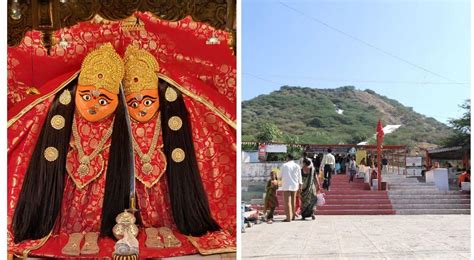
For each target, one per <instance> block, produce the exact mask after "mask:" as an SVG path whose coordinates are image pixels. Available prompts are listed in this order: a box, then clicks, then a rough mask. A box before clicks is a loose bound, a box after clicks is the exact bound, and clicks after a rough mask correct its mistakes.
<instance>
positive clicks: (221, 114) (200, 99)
mask: <svg viewBox="0 0 474 260" xmlns="http://www.w3.org/2000/svg"><path fill="white" fill-rule="evenodd" d="M158 78H161V79H163V80H165V81H166V82H168V83H169V84H171V85H173V86H174V87H176V88H177V89H179V91H181V92H182V93H183V94H185V95H186V96H188V97H190V98H192V99H194V100H196V101H198V102H199V103H202V104H203V105H205V106H206V107H207V108H209V109H210V110H211V111H212V112H214V113H215V114H216V115H218V116H219V117H220V118H221V119H222V120H224V122H226V123H227V124H228V125H229V126H231V127H232V128H234V129H237V125H236V123H235V122H234V121H233V120H232V119H230V118H229V117H227V116H226V115H225V113H224V112H222V111H221V110H219V109H218V108H216V107H215V106H214V105H213V104H212V103H211V102H209V100H207V99H205V98H204V97H201V96H198V95H196V94H194V93H192V92H191V91H189V90H187V89H186V88H184V87H183V86H181V85H179V84H178V83H177V82H176V81H174V80H173V79H171V78H169V77H168V76H166V75H164V74H161V73H158Z"/></svg>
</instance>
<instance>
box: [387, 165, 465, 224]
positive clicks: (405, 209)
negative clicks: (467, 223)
mask: <svg viewBox="0 0 474 260" xmlns="http://www.w3.org/2000/svg"><path fill="white" fill-rule="evenodd" d="M382 180H383V181H386V182H387V183H388V188H389V191H388V196H389V198H390V200H391V204H392V206H393V208H394V209H395V211H396V214H399V215H421V214H470V213H471V196H470V193H462V192H460V191H456V190H450V191H448V192H443V191H439V190H438V188H436V186H435V185H434V184H429V183H423V182H419V181H418V179H417V178H414V177H405V176H403V175H397V174H388V175H383V176H382Z"/></svg>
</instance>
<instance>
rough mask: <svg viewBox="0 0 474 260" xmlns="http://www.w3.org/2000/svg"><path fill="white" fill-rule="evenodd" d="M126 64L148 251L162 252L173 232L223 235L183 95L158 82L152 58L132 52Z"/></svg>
mask: <svg viewBox="0 0 474 260" xmlns="http://www.w3.org/2000/svg"><path fill="white" fill-rule="evenodd" d="M124 61H125V76H124V89H125V96H126V102H127V105H128V111H129V114H130V117H131V119H132V120H131V132H132V140H133V147H134V150H135V177H136V179H137V180H138V181H137V183H136V193H137V200H138V206H139V207H140V217H141V220H142V224H143V226H144V227H146V230H145V231H146V234H147V239H148V242H146V245H147V246H148V247H161V245H160V242H159V239H158V240H156V238H157V234H158V232H159V233H160V234H161V235H162V236H163V237H164V238H165V241H166V237H169V235H170V234H171V235H172V233H171V232H170V231H171V230H169V228H171V229H176V228H175V227H177V229H178V230H179V232H180V233H182V234H185V235H192V236H202V235H204V234H206V233H207V232H208V231H217V230H220V227H219V225H218V224H217V223H216V221H214V219H213V218H212V216H211V212H210V209H209V203H208V199H207V196H206V193H205V191H204V187H203V184H202V180H201V176H200V173H199V169H198V164H197V161H196V156H195V151H194V146H193V138H192V132H191V125H190V122H189V119H188V112H187V110H186V107H185V103H184V100H183V96H182V94H181V92H180V91H179V90H177V89H176V88H174V87H173V86H172V85H171V84H169V83H167V82H165V81H164V80H162V79H159V78H158V75H157V72H158V66H159V65H158V62H157V61H156V59H155V58H154V57H153V56H152V55H151V54H150V53H149V52H147V51H145V50H141V49H138V48H137V47H134V46H129V47H128V48H127V51H126V53H125V58H124ZM163 175H165V176H163ZM163 177H164V178H163ZM157 227H159V228H158V229H157ZM163 227H165V228H163ZM167 228H168V229H167ZM166 234H168V235H166ZM151 241H155V242H156V243H152V242H151ZM165 245H166V242H165ZM177 246H179V245H177Z"/></svg>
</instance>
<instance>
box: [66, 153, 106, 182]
mask: <svg viewBox="0 0 474 260" xmlns="http://www.w3.org/2000/svg"><path fill="white" fill-rule="evenodd" d="M109 147H110V144H109V145H106V146H105V147H104V148H103V149H102V150H101V151H100V152H99V154H98V155H97V158H99V157H100V158H101V159H102V165H101V169H100V171H99V173H97V174H96V175H95V176H94V178H92V179H90V180H89V181H87V182H85V183H82V182H80V181H78V180H76V178H74V175H72V173H70V172H69V171H68V170H67V168H66V172H67V175H68V176H69V178H71V180H72V181H73V182H74V184H76V186H77V187H78V188H79V189H80V190H82V189H83V188H84V187H86V186H87V185H89V183H91V182H93V181H95V180H97V178H99V177H100V176H101V175H102V173H103V172H104V168H105V160H104V157H103V156H102V154H101V153H102V152H103V151H104V150H105V149H107V148H109ZM73 149H75V148H73ZM107 167H108V166H107ZM81 183H82V184H81Z"/></svg>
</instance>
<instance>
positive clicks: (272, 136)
mask: <svg viewBox="0 0 474 260" xmlns="http://www.w3.org/2000/svg"><path fill="white" fill-rule="evenodd" d="M256 137H257V140H258V141H259V142H279V141H281V139H282V137H283V133H282V132H281V130H280V129H279V128H278V126H276V125H275V124H273V123H269V122H265V123H263V124H261V125H260V133H259V134H258V135H257V136H256Z"/></svg>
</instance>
